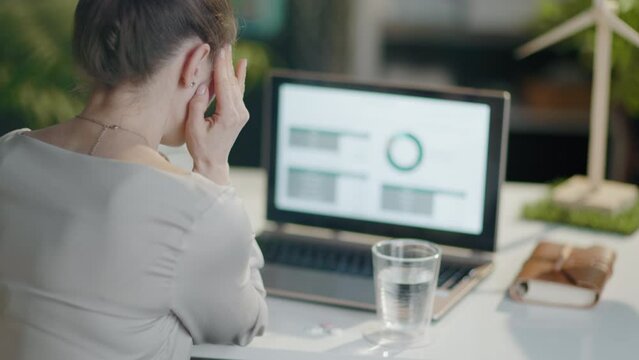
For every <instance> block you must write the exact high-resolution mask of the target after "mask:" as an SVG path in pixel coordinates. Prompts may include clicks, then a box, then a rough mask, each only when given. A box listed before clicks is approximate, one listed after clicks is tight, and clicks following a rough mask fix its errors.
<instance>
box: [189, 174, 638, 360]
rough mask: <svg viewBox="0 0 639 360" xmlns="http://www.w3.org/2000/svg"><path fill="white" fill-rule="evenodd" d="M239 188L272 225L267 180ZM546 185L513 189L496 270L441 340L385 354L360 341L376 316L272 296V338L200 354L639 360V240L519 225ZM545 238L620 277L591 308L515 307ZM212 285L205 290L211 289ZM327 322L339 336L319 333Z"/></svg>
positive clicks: (259, 217)
mask: <svg viewBox="0 0 639 360" xmlns="http://www.w3.org/2000/svg"><path fill="white" fill-rule="evenodd" d="M232 178H233V183H234V185H235V186H236V188H237V189H238V191H239V193H240V195H241V196H242V197H243V199H244V203H245V207H246V209H247V212H248V213H249V216H250V217H251V220H252V223H253V225H254V227H255V229H256V230H257V231H259V229H261V228H262V227H263V226H264V223H265V220H264V218H265V194H266V193H265V192H266V179H265V174H264V173H263V172H262V171H259V170H250V169H237V168H235V169H233V170H232ZM544 191H545V187H543V186H540V185H525V184H507V185H505V186H504V188H503V192H502V202H501V206H500V217H499V219H500V222H499V235H498V252H497V254H496V259H495V262H496V268H495V272H494V273H493V274H492V275H491V276H490V277H488V278H487V279H486V280H485V281H484V282H482V283H481V284H480V286H479V287H478V288H477V289H476V290H475V291H473V292H472V293H471V294H470V295H469V296H468V297H467V298H465V299H464V300H463V301H462V302H461V303H460V304H459V305H458V306H457V307H456V308H454V309H453V310H452V311H451V312H450V313H449V314H448V315H447V316H445V317H444V319H442V320H441V321H439V322H438V323H435V324H434V325H433V326H432V327H431V334H432V343H431V345H430V346H428V347H426V348H423V349H420V350H408V351H403V352H399V353H397V352H392V351H385V350H384V349H376V348H374V347H373V346H371V345H370V344H369V343H367V342H366V341H365V340H363V339H362V337H361V332H362V330H364V329H366V328H369V327H370V326H371V325H372V322H373V321H374V320H375V314H373V313H368V312H362V311H355V310H348V309H342V308H337V307H331V306H323V305H317V304H310V303H303V302H297V301H291V300H284V299H278V298H268V304H269V312H270V323H269V327H268V328H267V332H266V334H265V335H264V336H263V337H261V338H256V339H255V340H254V341H253V343H252V344H251V345H249V346H248V347H245V348H241V347H234V346H220V345H202V346H196V347H195V348H194V351H193V356H194V357H201V358H214V359H278V360H287V359H295V360H298V359H350V358H356V359H357V358H360V359H361V358H362V357H363V358H364V359H366V358H382V357H396V358H414V359H562V360H568V359H588V360H590V359H615V360H616V359H639V282H638V280H637V275H639V235H635V236H632V237H621V236H614V235H609V234H601V233H594V232H590V231H585V230H577V229H572V228H566V227H561V226H555V225H547V224H544V223H537V222H529V221H524V220H521V219H520V218H519V214H520V209H521V205H522V204H523V203H524V202H526V201H528V200H532V199H536V198H538V197H540V196H542V195H543V193H544ZM541 238H547V239H556V240H562V241H568V242H571V243H574V244H576V245H589V244H593V243H598V244H602V245H606V246H610V247H612V248H614V249H616V250H617V254H618V259H617V263H616V266H615V269H614V271H615V273H614V275H613V277H612V278H611V280H610V282H609V283H608V285H607V286H606V288H605V290H604V292H603V297H602V300H601V302H600V303H599V305H597V307H596V308H594V309H592V310H574V309H556V308H547V307H539V306H531V305H521V304H518V303H514V302H512V301H511V300H509V299H508V298H506V296H505V290H506V288H507V287H508V285H509V284H510V282H511V281H512V280H513V277H514V276H515V274H516V272H517V271H518V270H519V268H520V266H521V265H522V263H523V261H524V260H525V259H526V257H527V256H528V255H529V254H530V252H531V251H532V249H533V247H534V246H535V244H536V241H537V240H539V239H541ZM203 285H204V284H203ZM322 323H330V324H332V325H333V326H334V327H337V328H338V330H337V331H335V333H334V334H332V335H328V334H327V335H312V330H313V329H314V328H315V329H317V326H318V325H319V324H322Z"/></svg>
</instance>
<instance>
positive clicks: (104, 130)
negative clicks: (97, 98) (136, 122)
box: [76, 114, 151, 155]
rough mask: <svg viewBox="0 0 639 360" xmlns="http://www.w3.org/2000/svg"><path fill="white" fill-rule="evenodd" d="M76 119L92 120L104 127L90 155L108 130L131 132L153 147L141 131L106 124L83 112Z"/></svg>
mask: <svg viewBox="0 0 639 360" xmlns="http://www.w3.org/2000/svg"><path fill="white" fill-rule="evenodd" d="M76 119H80V120H85V121H88V122H92V123H94V124H96V125H100V126H101V127H102V131H100V135H98V138H97V139H96V140H95V143H94V144H93V146H92V147H91V151H89V155H93V153H94V152H95V149H96V148H97V147H98V144H100V141H101V140H102V136H104V133H105V132H106V131H107V130H122V131H126V132H128V133H130V134H133V135H135V136H137V137H139V138H140V139H142V140H143V141H144V143H145V144H146V146H148V147H151V144H150V143H149V141H148V140H147V139H146V138H145V137H144V135H142V134H140V133H139V132H136V131H133V130H129V129H126V128H123V127H122V126H120V125H114V124H105V123H103V122H100V121H97V120H95V119H92V118H90V117H86V116H84V115H81V114H78V115H76Z"/></svg>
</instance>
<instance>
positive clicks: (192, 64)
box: [180, 43, 211, 89]
mask: <svg viewBox="0 0 639 360" xmlns="http://www.w3.org/2000/svg"><path fill="white" fill-rule="evenodd" d="M210 53H211V46H209V44H204V43H200V44H199V45H197V46H195V47H194V48H192V49H191V51H190V52H189V54H188V55H187V57H186V59H185V60H184V65H183V66H182V74H181V77H180V81H181V84H180V85H182V86H184V87H187V88H193V89H196V88H197V85H199V84H201V83H203V82H204V81H206V80H207V79H208V78H209V75H210V74H208V73H207V71H208V68H209V67H208V66H207V64H208V63H209V62H210V61H209V54H210Z"/></svg>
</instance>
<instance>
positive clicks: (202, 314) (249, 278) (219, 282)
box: [173, 191, 267, 345]
mask: <svg viewBox="0 0 639 360" xmlns="http://www.w3.org/2000/svg"><path fill="white" fill-rule="evenodd" d="M263 265H264V259H263V257H262V253H261V251H260V249H259V247H258V246H257V243H256V242H255V238H254V234H253V232H252V229H251V225H250V223H249V220H248V217H247V215H246V213H245V212H244V209H243V208H242V205H241V201H240V200H239V199H238V198H237V197H236V196H235V194H234V192H233V191H230V192H226V193H223V194H222V195H220V196H218V197H217V198H216V199H215V200H213V203H212V205H211V206H210V207H209V208H208V210H206V211H205V212H204V213H203V214H202V216H201V217H200V218H199V219H198V220H197V221H196V222H195V224H194V226H193V227H192V229H191V230H190V231H188V232H187V233H186V234H185V237H184V240H183V253H182V255H181V258H180V261H179V263H178V266H177V269H176V274H175V279H174V281H175V284H174V304H173V312H174V313H175V314H176V316H177V317H178V318H179V319H180V321H181V322H182V324H183V325H184V327H185V328H186V330H187V331H188V332H189V333H190V334H191V337H192V338H193V342H194V343H196V344H197V343H218V344H230V343H233V344H238V345H246V344H248V343H249V342H250V341H251V340H252V339H253V337H254V336H258V335H261V334H262V333H263V331H264V327H265V325H266V321H267V308H266V302H265V300H264V298H265V295H266V293H265V291H264V286H263V284H262V278H261V276H260V273H259V269H260V268H261V267H262V266H263Z"/></svg>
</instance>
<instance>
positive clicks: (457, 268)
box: [258, 236, 474, 289]
mask: <svg viewBox="0 0 639 360" xmlns="http://www.w3.org/2000/svg"><path fill="white" fill-rule="evenodd" d="M258 244H259V245H260V248H261V249H262V253H263V255H264V260H265V261H266V262H267V263H270V264H281V265H288V266H293V267H301V268H306V269H314V270H320V271H329V272H333V273H340V274H348V275H353V276H361V277H370V278H372V277H373V262H372V254H371V251H370V249H358V248H347V247H342V246H336V245H333V244H319V243H312V242H303V241H293V240H284V239H272V238H270V236H269V238H268V239H265V238H260V237H258ZM473 268H474V267H473V266H470V265H464V264H459V263H449V262H446V261H444V262H442V265H441V268H440V270H439V278H438V281H437V286H438V287H439V288H442V289H452V288H453V287H455V286H456V285H457V284H458V283H459V282H460V281H461V280H462V279H464V277H466V276H468V275H469V274H470V272H471V271H472V270H473Z"/></svg>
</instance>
